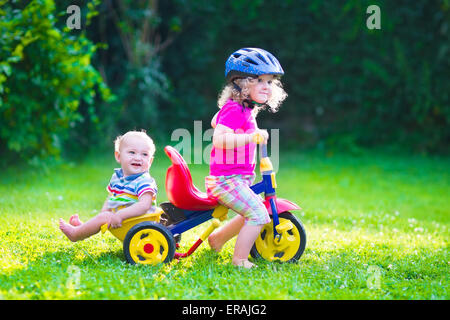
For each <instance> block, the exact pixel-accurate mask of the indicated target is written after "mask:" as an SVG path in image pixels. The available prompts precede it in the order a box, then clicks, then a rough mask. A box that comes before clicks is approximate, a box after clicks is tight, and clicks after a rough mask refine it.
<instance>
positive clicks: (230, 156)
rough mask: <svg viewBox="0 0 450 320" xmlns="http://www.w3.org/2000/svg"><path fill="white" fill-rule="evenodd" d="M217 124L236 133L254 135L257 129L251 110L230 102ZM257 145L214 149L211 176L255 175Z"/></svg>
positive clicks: (219, 116) (220, 112)
mask: <svg viewBox="0 0 450 320" xmlns="http://www.w3.org/2000/svg"><path fill="white" fill-rule="evenodd" d="M216 124H221V125H223V126H226V127H228V128H230V129H232V130H234V133H237V134H243V133H252V132H254V131H255V129H256V120H255V117H254V116H253V115H252V110H251V109H250V108H244V107H243V106H242V105H240V104H239V103H237V102H235V101H233V100H228V101H227V103H225V105H224V106H223V107H222V108H221V109H220V111H219V114H218V115H217V118H216ZM255 149H256V144H255V143H253V142H252V143H249V144H247V145H245V146H242V147H236V148H234V149H220V148H216V147H214V146H213V147H212V150H211V158H210V167H209V168H210V175H212V176H229V175H233V174H246V175H247V174H250V175H251V174H254V171H255Z"/></svg>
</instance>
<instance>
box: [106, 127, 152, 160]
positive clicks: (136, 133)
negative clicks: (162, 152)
mask: <svg viewBox="0 0 450 320" xmlns="http://www.w3.org/2000/svg"><path fill="white" fill-rule="evenodd" d="M130 137H139V138H140V139H143V140H145V142H146V143H147V144H148V147H149V149H150V158H151V157H153V155H154V154H155V149H156V148H155V143H154V142H153V140H152V138H150V136H149V135H148V134H147V132H146V131H145V130H141V131H135V130H132V131H128V132H127V133H125V134H123V135H120V136H118V137H116V139H115V140H114V151H116V152H120V146H121V144H122V143H124V142H125V143H126V140H127V139H128V138H130Z"/></svg>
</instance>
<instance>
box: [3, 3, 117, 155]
mask: <svg viewBox="0 0 450 320" xmlns="http://www.w3.org/2000/svg"><path fill="white" fill-rule="evenodd" d="M0 15H1V16H2V19H1V20H0V97H1V100H0V141H1V142H2V143H1V144H0V148H1V150H0V151H2V153H5V152H6V151H8V152H10V153H12V154H14V155H20V156H21V157H22V158H25V159H38V158H43V157H48V156H58V155H60V153H61V150H62V142H63V141H64V139H65V138H67V137H68V134H69V131H70V130H71V129H72V128H74V127H75V126H76V124H77V122H79V121H83V120H85V119H84V117H83V116H82V115H81V114H80V113H79V111H78V109H79V107H80V104H84V105H86V106H88V107H90V110H91V112H90V115H91V117H90V119H87V120H88V121H94V122H96V121H99V120H98V119H97V118H96V117H95V109H93V105H94V102H95V101H96V99H99V98H102V99H107V98H108V97H109V90H108V88H107V87H106V86H105V85H104V83H103V81H102V78H101V76H100V75H99V73H98V72H97V71H96V70H95V69H94V67H93V66H92V64H91V57H92V55H93V54H94V52H95V50H96V46H95V45H94V44H93V43H92V42H91V41H90V40H88V39H87V38H86V37H85V36H84V35H83V33H81V34H77V35H74V34H71V32H70V30H68V29H65V30H60V29H59V28H57V27H56V24H57V22H58V21H57V15H58V13H57V12H56V10H55V3H54V1H53V0H34V1H31V2H29V3H28V4H27V5H24V4H23V2H21V1H11V2H8V1H1V2H0ZM99 93H100V94H99ZM76 143H77V142H76V141H73V142H72V144H76Z"/></svg>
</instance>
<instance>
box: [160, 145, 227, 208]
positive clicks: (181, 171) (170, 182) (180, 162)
mask: <svg viewBox="0 0 450 320" xmlns="http://www.w3.org/2000/svg"><path fill="white" fill-rule="evenodd" d="M164 151H165V152H166V154H167V156H168V157H169V159H170V160H171V161H172V165H171V166H170V167H169V168H168V169H167V174H166V193H167V197H168V198H169V201H170V202H171V203H172V204H173V205H174V206H176V207H178V208H181V209H185V210H209V209H213V208H215V207H217V206H218V202H217V200H215V199H211V198H208V195H207V194H206V193H205V192H201V191H200V190H198V189H197V188H196V187H195V186H194V184H193V183H192V176H191V173H190V171H189V168H188V166H187V164H186V162H185V161H184V159H183V157H182V156H181V155H180V154H179V153H178V151H177V150H176V149H175V148H173V147H171V146H166V147H165V148H164Z"/></svg>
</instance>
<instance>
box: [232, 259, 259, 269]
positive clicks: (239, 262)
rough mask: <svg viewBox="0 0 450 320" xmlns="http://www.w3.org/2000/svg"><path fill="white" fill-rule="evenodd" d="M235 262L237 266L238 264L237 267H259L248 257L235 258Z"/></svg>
mask: <svg viewBox="0 0 450 320" xmlns="http://www.w3.org/2000/svg"><path fill="white" fill-rule="evenodd" d="M233 264H234V265H235V266H237V267H240V268H245V269H252V268H256V267H257V265H256V264H254V263H251V262H250V261H248V260H247V259H239V260H233Z"/></svg>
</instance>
